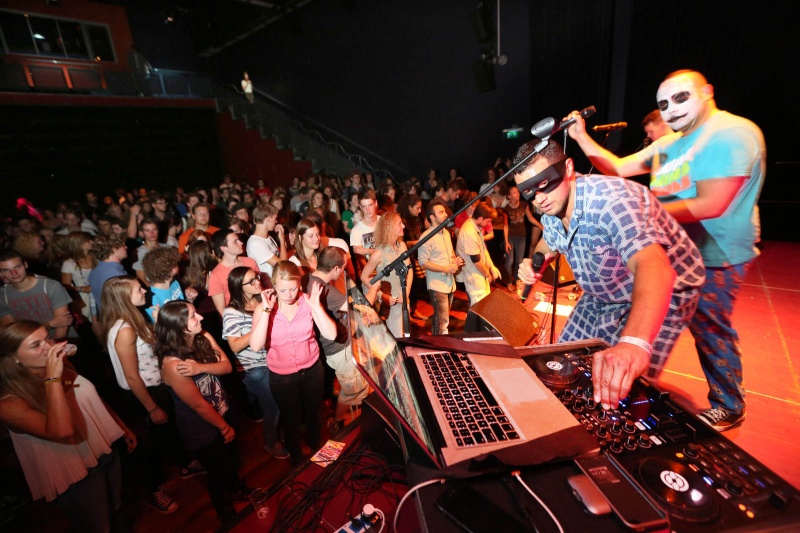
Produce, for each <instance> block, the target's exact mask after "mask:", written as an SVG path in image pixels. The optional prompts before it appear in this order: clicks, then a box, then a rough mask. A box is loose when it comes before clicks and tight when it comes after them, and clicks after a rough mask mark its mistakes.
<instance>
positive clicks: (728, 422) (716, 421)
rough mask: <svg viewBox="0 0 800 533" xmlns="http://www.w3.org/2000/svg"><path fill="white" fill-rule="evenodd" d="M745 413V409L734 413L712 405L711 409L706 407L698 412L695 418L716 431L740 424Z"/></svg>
mask: <svg viewBox="0 0 800 533" xmlns="http://www.w3.org/2000/svg"><path fill="white" fill-rule="evenodd" d="M746 415H747V413H746V412H745V411H742V412H741V413H739V414H736V413H731V412H728V411H726V410H725V409H721V408H719V407H712V408H711V409H706V410H705V411H703V412H702V413H699V414H698V415H697V418H699V419H700V420H702V421H703V422H705V423H706V424H708V425H709V426H711V427H712V428H714V429H716V430H717V431H727V430H729V429H732V428H735V427H736V426H738V425H739V424H741V423H742V422H743V421H744V418H745V416H746Z"/></svg>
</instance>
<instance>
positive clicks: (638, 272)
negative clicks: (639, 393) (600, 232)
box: [592, 244, 676, 409]
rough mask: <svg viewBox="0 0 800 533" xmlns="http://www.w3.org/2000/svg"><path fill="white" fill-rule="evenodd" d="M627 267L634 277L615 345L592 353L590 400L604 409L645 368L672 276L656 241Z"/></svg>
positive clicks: (665, 307) (612, 404)
mask: <svg viewBox="0 0 800 533" xmlns="http://www.w3.org/2000/svg"><path fill="white" fill-rule="evenodd" d="M627 266H628V268H629V269H630V271H631V272H632V273H633V280H634V281H633V296H632V300H631V310H630V313H629V315H628V321H627V322H626V323H625V328H624V329H623V330H622V332H621V335H620V340H619V342H618V343H617V345H616V346H612V347H611V348H609V349H608V350H603V351H601V352H597V353H596V354H595V355H594V364H593V368H592V382H593V383H592V384H593V386H594V390H595V392H594V399H595V401H596V402H598V403H600V404H602V406H603V408H604V409H611V408H616V407H617V405H618V404H619V401H620V400H622V399H624V398H625V397H626V396H627V395H628V393H629V392H630V390H631V386H632V385H633V380H634V379H636V378H637V377H639V376H640V375H641V374H642V373H644V372H645V371H646V370H647V368H648V366H649V364H650V356H651V354H652V351H653V348H652V343H653V341H654V340H655V338H656V337H657V336H658V332H659V330H660V329H661V325H662V324H663V323H664V318H665V317H666V316H667V311H668V309H669V303H670V299H671V298H672V288H673V284H674V282H675V277H676V273H675V269H673V268H672V265H670V262H669V259H668V258H667V254H666V252H665V251H664V248H663V247H662V246H661V245H659V244H651V245H649V246H646V247H645V248H643V249H641V250H639V251H638V252H636V253H635V254H634V255H633V256H632V257H631V259H630V260H629V261H628V263H627Z"/></svg>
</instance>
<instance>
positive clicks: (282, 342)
mask: <svg viewBox="0 0 800 533" xmlns="http://www.w3.org/2000/svg"><path fill="white" fill-rule="evenodd" d="M301 277H302V276H301V272H300V269H299V268H298V267H297V265H295V264H294V263H291V262H289V261H280V262H278V263H277V264H276V265H275V267H274V268H273V270H272V285H273V288H271V289H266V290H263V291H262V292H261V305H258V306H256V308H255V311H254V312H253V329H252V331H251V333H250V339H249V343H250V349H251V350H253V351H256V352H258V351H259V350H261V349H263V348H265V347H268V348H267V364H268V366H269V370H270V378H269V386H270V390H271V391H272V395H273V397H274V398H275V402H276V403H277V404H278V408H279V409H280V412H281V422H282V424H283V426H284V428H285V434H286V447H287V448H288V449H289V454H290V455H291V458H292V463H293V464H298V463H299V462H300V461H301V460H302V458H303V453H302V447H301V443H300V425H301V423H302V422H303V420H305V422H306V428H307V431H306V436H307V437H308V444H309V445H310V447H311V449H312V450H314V449H316V448H318V447H319V445H320V444H321V442H320V437H321V435H320V432H321V425H322V420H321V414H320V407H321V405H322V392H323V373H324V371H323V368H322V362H321V361H320V357H319V344H318V343H317V340H316V338H315V336H314V326H316V327H317V329H318V330H319V333H320V335H322V337H324V338H326V339H329V340H334V339H335V338H336V324H335V323H334V322H333V319H331V318H330V316H328V313H327V312H326V311H325V309H324V308H323V306H322V304H321V303H320V301H319V298H320V295H321V294H322V286H321V285H319V284H318V283H313V284H312V285H311V290H310V294H303V291H302V289H301V285H300V283H301Z"/></svg>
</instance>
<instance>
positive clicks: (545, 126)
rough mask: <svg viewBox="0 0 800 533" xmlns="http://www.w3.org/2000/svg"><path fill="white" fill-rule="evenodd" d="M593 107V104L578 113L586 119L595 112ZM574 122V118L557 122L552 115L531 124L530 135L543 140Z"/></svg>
mask: <svg viewBox="0 0 800 533" xmlns="http://www.w3.org/2000/svg"><path fill="white" fill-rule="evenodd" d="M595 111H597V110H596V109H595V107H594V106H593V105H591V106H589V107H587V108H585V109H583V110H582V111H581V112H580V115H581V116H582V117H583V118H584V119H587V118H589V117H591V116H592V115H594V114H595ZM573 124H575V119H574V118H571V119H569V120H565V121H563V122H559V121H557V120H556V119H554V118H553V117H548V118H545V119H543V120H540V121H539V122H537V123H536V124H534V125H533V127H532V128H531V135H533V136H534V137H536V138H538V139H541V140H545V139H548V138H549V137H551V136H552V135H553V134H554V133H558V132H559V131H561V130H565V129H567V128H569V127H570V126H572V125H573Z"/></svg>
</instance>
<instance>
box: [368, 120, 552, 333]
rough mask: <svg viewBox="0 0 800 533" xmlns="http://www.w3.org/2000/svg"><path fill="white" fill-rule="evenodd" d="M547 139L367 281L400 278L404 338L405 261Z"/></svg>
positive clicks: (407, 330) (407, 321) (407, 324)
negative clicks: (395, 276)
mask: <svg viewBox="0 0 800 533" xmlns="http://www.w3.org/2000/svg"><path fill="white" fill-rule="evenodd" d="M549 138H550V136H549V135H548V136H547V137H546V138H545V139H544V140H542V141H541V142H539V144H537V145H536V147H535V148H534V149H533V151H532V152H531V153H530V154H528V155H526V156H525V157H524V158H523V159H522V160H520V162H519V163H517V164H516V165H514V166H513V167H511V168H510V169H508V171H506V173H505V174H503V175H502V176H500V177H498V178H497V179H496V180H494V182H493V183H492V184H491V185H490V186H489V187H486V188H485V189H484V190H483V192H479V193H478V195H477V196H476V197H475V198H473V199H472V200H470V201H469V202H467V203H465V204H464V205H463V206H462V207H461V209H459V210H458V211H456V212H454V213H453V214H452V215H450V216H449V217H448V218H447V220H445V221H444V222H442V223H441V224H439V225H438V226H436V227H435V228H434V229H433V230H431V231H429V232H428V233H427V235H425V236H424V237H422V238H421V239H420V240H418V241H417V244H415V245H414V246H412V247H411V248H409V249H408V250H406V251H405V252H403V253H402V254H400V255H399V256H397V258H396V259H395V260H394V261H392V262H391V263H389V264H388V265H386V266H385V267H383V268H382V269H381V270H379V271H378V273H377V274H376V275H375V276H374V277H373V278H372V279H371V280H369V282H370V285H374V284H375V283H377V282H378V281H380V280H381V279H383V278H384V277H386V276H388V275H389V274H391V273H392V272H393V271H394V273H395V274H397V275H398V276H399V277H400V287H401V288H402V291H403V336H404V337H409V336H410V335H411V331H410V319H409V316H408V296H407V294H406V276H407V274H408V267H407V266H406V260H407V259H409V258H410V257H411V255H412V254H413V253H414V252H416V251H417V250H418V249H419V247H420V246H422V245H423V244H425V243H426V242H428V241H429V240H430V239H431V238H432V237H433V236H434V235H437V234H438V233H439V232H440V231H442V230H443V229H444V228H446V227H450V226H452V225H453V224H454V222H455V219H456V217H457V216H458V215H460V214H461V213H462V212H464V211H466V210H467V208H468V207H469V206H471V205H472V204H474V203H475V202H477V201H478V200H480V199H481V198H483V197H484V196H486V195H487V194H491V192H492V191H493V190H494V187H495V185H497V184H498V183H500V182H501V181H503V180H504V179H507V178H508V176H513V175H514V171H515V170H516V169H517V168H518V167H520V166H521V165H522V164H523V163H526V162H527V161H528V160H529V159H530V158H532V157H533V156H534V155H536V154H538V153H540V152H541V151H542V150H544V149H545V147H547V144H548V140H549Z"/></svg>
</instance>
